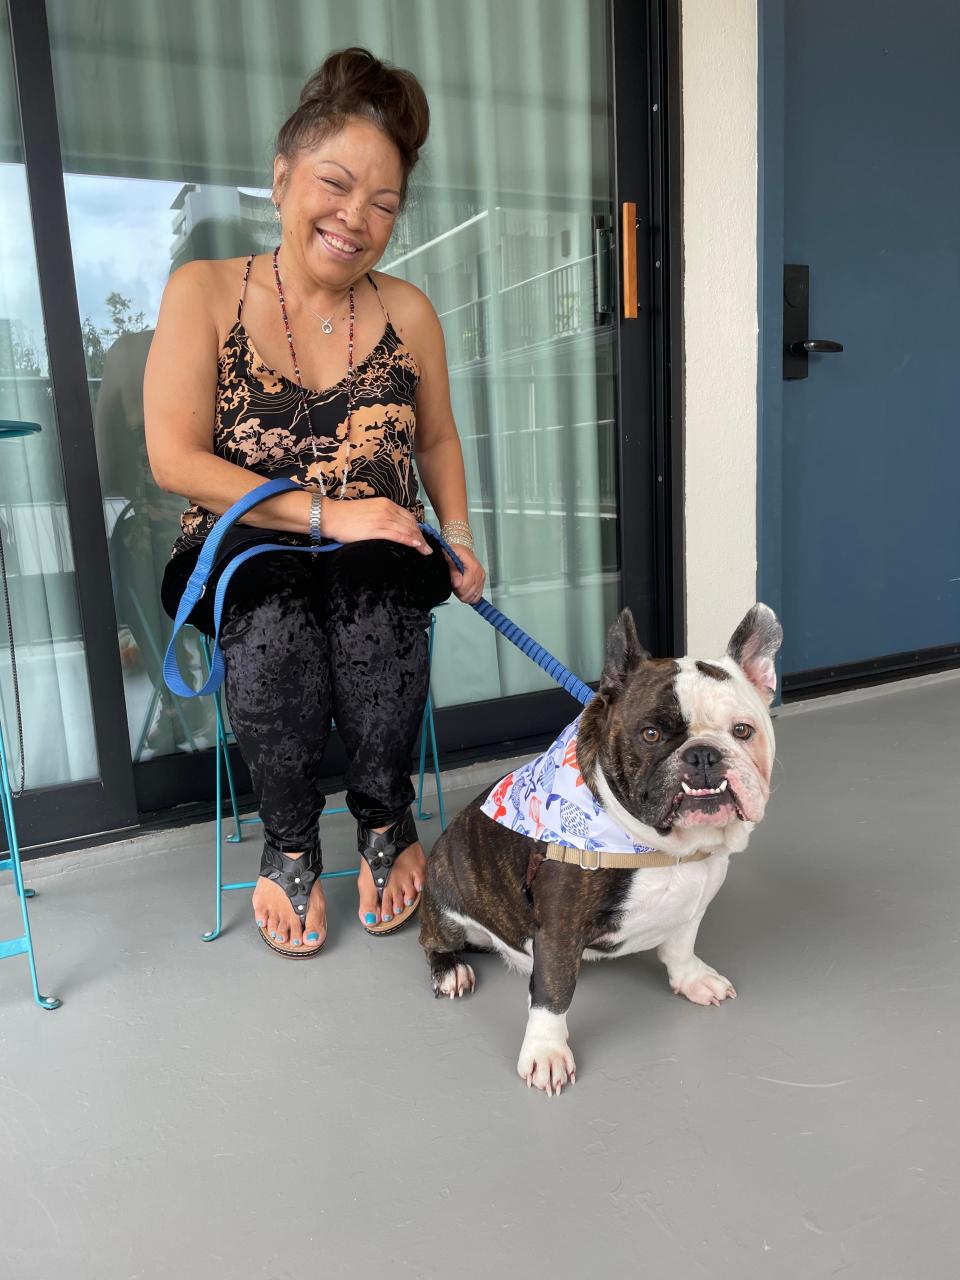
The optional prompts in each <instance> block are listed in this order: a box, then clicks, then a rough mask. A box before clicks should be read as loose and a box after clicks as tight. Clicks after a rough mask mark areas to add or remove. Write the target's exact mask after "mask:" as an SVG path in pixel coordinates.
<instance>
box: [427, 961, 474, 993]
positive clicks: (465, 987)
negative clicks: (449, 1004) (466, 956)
mask: <svg viewBox="0 0 960 1280" xmlns="http://www.w3.org/2000/svg"><path fill="white" fill-rule="evenodd" d="M476 985H477V979H476V976H475V975H474V972H473V970H472V969H471V967H470V966H469V965H468V964H457V965H455V966H454V967H453V968H452V969H448V970H447V971H446V973H445V974H444V975H443V977H442V978H440V980H439V981H436V980H435V981H434V983H433V994H434V995H435V996H436V997H437V999H438V1000H439V999H440V998H441V997H442V996H449V997H450V999H451V1000H456V999H458V998H459V997H461V996H468V995H469V994H470V992H471V991H472V990H473V989H474V987H475V986H476Z"/></svg>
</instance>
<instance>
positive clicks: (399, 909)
mask: <svg viewBox="0 0 960 1280" xmlns="http://www.w3.org/2000/svg"><path fill="white" fill-rule="evenodd" d="M402 914H403V905H402V904H401V905H400V906H399V907H397V909H396V911H395V912H394V915H397V916H399V915H402Z"/></svg>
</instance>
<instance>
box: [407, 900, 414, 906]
mask: <svg viewBox="0 0 960 1280" xmlns="http://www.w3.org/2000/svg"><path fill="white" fill-rule="evenodd" d="M407 906H408V907H412V906H413V899H412V898H408V899H407Z"/></svg>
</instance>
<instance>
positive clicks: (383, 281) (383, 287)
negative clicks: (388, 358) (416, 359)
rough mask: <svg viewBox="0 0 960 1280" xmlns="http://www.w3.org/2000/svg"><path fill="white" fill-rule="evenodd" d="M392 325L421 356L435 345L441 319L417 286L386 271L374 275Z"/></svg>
mask: <svg viewBox="0 0 960 1280" xmlns="http://www.w3.org/2000/svg"><path fill="white" fill-rule="evenodd" d="M372 275H373V278H374V280H375V281H376V285H377V288H378V289H379V290H380V297H381V298H382V299H383V305H384V307H385V308H386V310H387V314H388V315H389V317H390V323H391V324H392V325H393V327H394V329H395V330H396V331H397V333H398V334H399V336H400V337H401V339H402V340H403V342H404V344H405V345H406V346H408V347H409V348H410V349H411V350H412V351H413V353H414V355H415V356H418V355H419V354H420V353H421V351H423V350H424V349H425V348H426V349H429V348H430V347H432V346H434V345H435V344H436V342H437V340H438V339H439V338H440V336H441V329H440V320H439V318H438V316H437V313H436V311H435V310H434V307H433V303H432V302H431V301H430V299H429V298H428V297H427V295H426V294H425V293H424V292H423V290H422V289H418V288H417V286H416V285H415V284H411V283H410V281H409V280H401V279H400V278H399V277H398V276H391V275H387V274H386V272H383V271H374V272H373V273H372Z"/></svg>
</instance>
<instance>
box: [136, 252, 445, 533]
mask: <svg viewBox="0 0 960 1280" xmlns="http://www.w3.org/2000/svg"><path fill="white" fill-rule="evenodd" d="M218 269H219V264H218V263H214V262H191V263H188V264H187V265H186V266H183V267H181V268H180V269H179V270H178V271H176V272H174V274H173V275H172V276H171V277H170V279H169V280H168V281H167V287H166V289H164V292H163V300H162V302H161V304H160V315H159V318H158V319H157V329H156V333H155V334H154V336H153V342H152V344H151V346H150V354H149V356H148V357H147V367H146V371H145V373H144V380H143V406H144V425H145V430H146V437H147V453H148V455H149V458H150V467H151V470H152V471H153V477H154V479H155V480H156V482H157V484H158V485H159V486H160V488H161V489H166V490H168V491H169V492H170V493H179V494H184V495H189V497H190V500H191V501H193V502H198V503H199V504H200V505H201V506H203V507H206V508H207V510H208V511H213V512H215V513H216V514H218V515H219V514H221V513H222V512H224V511H226V510H227V508H228V507H230V506H232V505H233V503H234V502H236V501H237V500H238V499H239V498H242V497H243V496H244V494H246V493H249V492H250V491H251V490H252V489H255V488H256V487H257V486H258V485H260V484H262V483H263V479H264V477H263V476H262V475H260V474H258V473H257V472H256V471H253V470H249V469H248V468H246V467H238V466H235V465H234V464H233V463H232V462H227V461H226V459H225V458H218V457H217V456H216V455H215V454H214V452H213V423H214V409H215V405H216V394H217V358H218V356H219V345H220V344H219V336H218V333H217V326H216V323H215V320H214V317H213V314H212V312H211V308H210V299H211V298H213V297H216V295H217V288H216V286H217V279H216V272H217V271H218ZM240 523H242V524H248V525H253V526H255V527H257V528H263V529H277V530H279V531H281V532H283V533H308V532H309V530H310V493H309V491H307V490H304V491H303V492H302V493H282V494H279V495H278V496H277V497H275V498H270V499H268V500H267V501H266V502H261V503H260V504H259V505H258V506H256V507H254V508H253V510H252V511H249V512H248V513H247V514H246V515H245V516H244V517H243V518H242V520H241V522H240ZM321 531H322V532H323V535H324V537H327V538H335V539H336V540H337V541H339V542H359V541H363V540H366V539H368V538H386V539H388V540H390V541H392V542H402V543H404V544H405V545H408V546H412V547H416V548H417V550H419V551H422V552H423V553H424V554H425V555H429V554H430V549H429V547H427V546H426V544H425V543H424V541H423V537H422V535H421V533H420V530H419V529H418V528H417V523H416V520H415V519H414V518H413V516H412V515H411V514H410V512H409V511H405V510H404V509H403V508H402V507H399V506H397V505H396V504H395V503H393V502H390V501H388V500H387V499H386V498H365V499H355V500H351V501H350V502H325V503H324V504H323V510H322V517H321Z"/></svg>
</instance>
